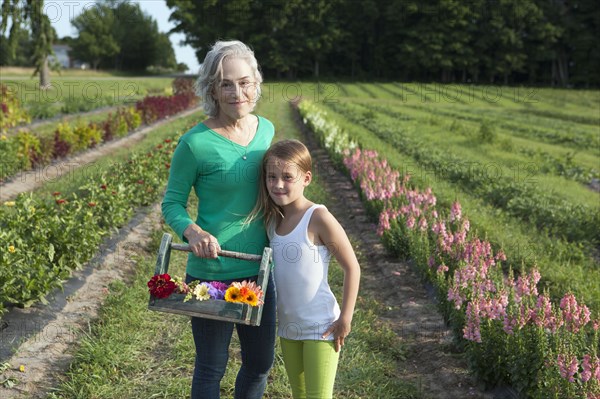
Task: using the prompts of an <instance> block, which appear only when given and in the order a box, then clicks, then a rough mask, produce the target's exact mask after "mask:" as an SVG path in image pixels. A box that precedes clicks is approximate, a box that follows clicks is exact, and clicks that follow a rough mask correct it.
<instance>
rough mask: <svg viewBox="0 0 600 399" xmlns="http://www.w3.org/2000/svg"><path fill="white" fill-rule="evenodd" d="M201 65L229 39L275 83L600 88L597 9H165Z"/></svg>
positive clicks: (406, 5) (448, 2)
mask: <svg viewBox="0 0 600 399" xmlns="http://www.w3.org/2000/svg"><path fill="white" fill-rule="evenodd" d="M166 1H167V5H168V6H169V7H170V9H171V10H172V14H171V20H173V21H175V22H176V28H175V29H174V31H176V32H181V33H184V34H185V35H186V42H187V44H190V45H192V47H194V48H196V49H197V51H196V53H197V57H198V59H199V60H202V59H203V58H204V56H205V54H206V52H207V51H208V49H209V47H210V44H211V43H213V42H214V41H216V40H218V39H229V38H235V39H239V40H242V41H244V42H246V43H248V44H249V45H251V46H252V48H253V49H254V51H255V53H256V55H257V58H258V59H259V62H260V64H261V66H262V69H263V70H264V71H265V72H266V73H267V74H269V75H271V76H273V77H278V78H306V77H311V76H312V77H335V78H336V79H340V78H344V77H347V78H349V79H367V80H370V79H395V80H403V81H412V80H416V81H440V82H474V83H504V84H515V83H526V84H544V85H558V86H579V87H589V86H598V85H599V84H600V74H598V73H597V72H598V65H600V47H599V46H597V44H596V41H597V39H598V38H597V35H598V32H599V27H600V7H598V6H597V0H576V1H566V0H468V1H458V0H419V1H416V0H308V1H307V0H268V1H261V0H213V1H190V0H166Z"/></svg>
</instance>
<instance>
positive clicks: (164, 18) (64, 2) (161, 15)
mask: <svg viewBox="0 0 600 399" xmlns="http://www.w3.org/2000/svg"><path fill="white" fill-rule="evenodd" d="M130 1H131V2H132V3H139V4H140V8H141V9H142V11H144V12H145V13H147V14H149V15H150V16H152V18H154V19H155V20H156V22H157V23H158V30H159V31H160V32H168V31H169V30H170V29H171V28H173V27H174V26H175V24H174V23H173V22H170V21H169V16H170V15H171V10H170V9H169V7H167V4H166V2H165V0H130ZM95 3H96V2H95V1H93V0H79V1H77V0H46V1H45V2H44V11H45V12H46V15H48V18H50V22H51V23H52V26H53V27H54V29H56V33H57V34H58V37H64V36H71V37H75V36H77V30H76V29H75V28H74V27H73V25H71V20H73V19H74V18H75V17H77V16H78V15H79V14H80V13H81V12H83V11H84V10H86V9H89V8H91V7H93V6H94V4H95ZM170 38H171V43H172V45H173V50H175V57H176V58H177V62H183V63H185V64H186V65H187V66H188V67H189V68H190V70H189V71H188V72H190V73H196V72H198V68H199V67H200V65H199V63H198V60H197V59H196V55H195V54H194V50H193V49H192V48H191V47H190V46H182V45H180V44H179V42H180V41H181V40H183V38H184V35H183V34H181V33H174V34H172V35H171V36H170Z"/></svg>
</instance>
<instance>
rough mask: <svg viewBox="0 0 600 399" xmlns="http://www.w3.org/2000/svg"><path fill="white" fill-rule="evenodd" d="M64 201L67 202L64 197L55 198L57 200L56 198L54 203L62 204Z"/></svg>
mask: <svg viewBox="0 0 600 399" xmlns="http://www.w3.org/2000/svg"><path fill="white" fill-rule="evenodd" d="M65 202H67V200H66V199H62V198H61V199H57V200H56V203H57V204H58V205H60V204H64V203H65Z"/></svg>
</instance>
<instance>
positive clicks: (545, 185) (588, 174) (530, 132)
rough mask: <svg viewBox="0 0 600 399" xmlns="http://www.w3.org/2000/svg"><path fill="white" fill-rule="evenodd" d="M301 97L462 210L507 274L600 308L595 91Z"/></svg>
mask: <svg viewBox="0 0 600 399" xmlns="http://www.w3.org/2000/svg"><path fill="white" fill-rule="evenodd" d="M302 89H303V90H302V92H303V94H304V93H308V94H309V95H308V96H307V98H309V99H311V100H312V101H313V102H314V104H315V105H317V106H318V107H319V108H321V109H322V110H324V111H326V112H327V114H328V115H330V117H331V118H332V120H334V121H336V122H337V123H338V124H339V125H340V127H341V128H342V130H343V131H344V132H346V133H347V134H348V136H349V137H350V139H351V140H355V141H356V143H358V145H360V146H361V147H363V148H370V149H374V150H377V151H379V152H380V153H381V154H383V155H384V156H385V158H386V159H387V160H388V161H389V162H390V164H391V165H393V166H394V167H395V168H397V169H398V170H399V171H400V172H401V173H409V174H410V175H411V179H412V181H413V182H415V184H417V185H418V186H420V187H422V188H425V187H431V188H432V189H433V191H434V192H435V193H436V195H437V197H438V201H440V202H441V203H442V204H443V205H445V206H446V207H449V205H450V204H451V203H452V202H453V201H455V200H458V201H459V202H461V203H462V204H463V211H464V212H465V214H467V215H468V217H469V219H470V221H471V224H472V228H474V229H476V230H478V231H479V234H480V235H483V236H486V237H487V238H488V239H489V240H490V241H491V242H492V243H493V244H494V245H496V247H497V248H500V247H501V248H503V250H504V252H505V253H506V255H507V257H508V262H507V266H510V267H512V268H513V269H514V270H520V269H521V268H522V267H524V268H525V269H526V270H527V269H530V268H531V267H532V266H533V265H537V267H539V268H540V270H541V272H542V281H541V286H542V287H543V288H548V289H549V290H550V291H551V292H553V293H554V294H555V297H557V298H558V297H560V296H562V294H563V293H564V292H566V291H572V292H574V293H576V294H577V296H578V297H579V298H583V299H584V302H585V303H587V304H588V305H589V306H591V307H592V308H594V309H599V307H600V291H599V290H597V287H598V286H599V285H600V268H599V265H600V263H599V261H600V258H599V257H598V248H599V245H600V192H599V191H598V181H599V179H600V127H599V126H600V110H599V108H598V105H599V104H600V92H597V91H581V92H579V91H578V92H570V91H567V90H551V89H530V88H506V87H504V88H493V87H491V88H485V87H468V86H459V85H449V86H443V85H425V84H398V83H385V84H373V83H372V84H322V85H321V89H320V91H319V90H315V85H312V84H307V85H305V86H303V87H302ZM519 91H520V93H521V94H520V96H519V95H518V93H519ZM490 93H492V94H493V95H494V96H493V97H492V94H490ZM515 93H517V94H515ZM567 111H568V112H567ZM594 184H595V185H594ZM594 187H595V189H594Z"/></svg>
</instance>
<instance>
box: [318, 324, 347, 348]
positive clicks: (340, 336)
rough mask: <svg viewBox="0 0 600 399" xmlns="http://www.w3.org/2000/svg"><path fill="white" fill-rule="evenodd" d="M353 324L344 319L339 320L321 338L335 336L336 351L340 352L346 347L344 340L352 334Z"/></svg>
mask: <svg viewBox="0 0 600 399" xmlns="http://www.w3.org/2000/svg"><path fill="white" fill-rule="evenodd" d="M350 325H351V323H350V322H346V321H345V320H344V319H342V318H339V319H337V320H336V321H334V322H333V323H332V324H331V325H330V326H329V328H328V329H327V330H326V331H325V332H324V333H323V335H322V336H321V338H326V337H328V336H329V335H331V334H333V343H334V345H335V351H336V352H339V351H340V349H342V346H344V340H345V339H346V337H347V336H348V334H350V329H351V327H350Z"/></svg>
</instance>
